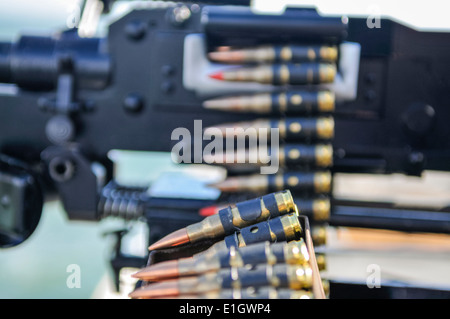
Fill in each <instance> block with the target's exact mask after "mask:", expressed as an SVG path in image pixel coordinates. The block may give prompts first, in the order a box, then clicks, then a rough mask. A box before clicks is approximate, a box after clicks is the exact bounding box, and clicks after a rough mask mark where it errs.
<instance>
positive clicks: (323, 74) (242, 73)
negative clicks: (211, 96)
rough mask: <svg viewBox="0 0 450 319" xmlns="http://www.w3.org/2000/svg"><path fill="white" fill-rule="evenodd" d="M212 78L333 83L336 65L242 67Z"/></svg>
mask: <svg viewBox="0 0 450 319" xmlns="http://www.w3.org/2000/svg"><path fill="white" fill-rule="evenodd" d="M209 76H210V77H211V78H212V79H216V80H221V81H232V82H258V83H263V84H274V85H286V84H290V85H305V84H321V83H331V82H333V81H334V78H335V76H336V65H334V64H331V63H300V64H274V65H260V66H254V67H241V68H237V69H232V70H224V71H218V72H215V73H212V74H210V75H209Z"/></svg>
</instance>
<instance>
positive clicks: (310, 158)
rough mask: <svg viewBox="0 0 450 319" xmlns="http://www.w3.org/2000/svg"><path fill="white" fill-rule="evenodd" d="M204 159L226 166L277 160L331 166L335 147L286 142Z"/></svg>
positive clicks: (291, 164) (292, 164) (285, 163)
mask: <svg viewBox="0 0 450 319" xmlns="http://www.w3.org/2000/svg"><path fill="white" fill-rule="evenodd" d="M203 161H204V162H205V163H207V164H217V165H224V166H232V165H242V164H249V165H256V166H266V165H270V164H272V163H274V162H277V163H278V165H279V167H282V168H296V167H301V166H313V167H330V166H332V165H333V147H332V145H330V144H314V145H309V144H294V143H286V144H283V145H281V146H280V147H278V148H275V147H272V148H270V149H264V148H259V149H258V148H251V149H242V150H241V149H238V150H237V151H233V152H223V153H219V152H217V153H215V154H204V155H203Z"/></svg>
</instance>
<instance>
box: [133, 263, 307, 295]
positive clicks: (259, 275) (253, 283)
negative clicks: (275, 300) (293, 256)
mask: <svg viewBox="0 0 450 319" xmlns="http://www.w3.org/2000/svg"><path fill="white" fill-rule="evenodd" d="M265 286H271V287H274V288H290V289H294V290H301V289H305V288H306V289H308V288H310V287H311V286H312V269H311V267H310V266H309V265H308V264H305V265H286V264H276V265H257V266H255V267H252V268H247V267H241V268H237V267H233V268H227V269H222V270H220V271H218V272H215V273H206V274H203V275H200V276H195V277H184V278H179V279H175V280H167V281H162V282H157V283H153V284H149V285H147V286H145V287H142V288H139V289H137V290H135V291H133V292H132V293H131V294H130V297H131V298H154V297H164V296H178V295H182V294H201V293H206V292H209V291H220V290H222V289H242V288H247V287H265Z"/></svg>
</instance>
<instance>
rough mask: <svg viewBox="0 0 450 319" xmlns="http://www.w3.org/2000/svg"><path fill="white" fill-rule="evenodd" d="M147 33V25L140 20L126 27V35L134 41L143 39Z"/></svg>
mask: <svg viewBox="0 0 450 319" xmlns="http://www.w3.org/2000/svg"><path fill="white" fill-rule="evenodd" d="M146 31H147V26H146V24H145V23H144V22H142V21H139V20H134V21H130V22H128V23H127V24H126V25H125V34H126V35H127V36H128V38H130V39H132V40H140V39H142V38H143V37H144V35H145V33H146Z"/></svg>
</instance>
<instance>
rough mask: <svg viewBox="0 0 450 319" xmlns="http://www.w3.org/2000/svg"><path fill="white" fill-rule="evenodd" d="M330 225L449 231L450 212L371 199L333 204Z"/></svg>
mask: <svg viewBox="0 0 450 319" xmlns="http://www.w3.org/2000/svg"><path fill="white" fill-rule="evenodd" d="M329 224H330V226H347V227H364V228H378V229H390V230H398V231H406V232H430V233H446V234H448V233H450V212H449V211H448V208H447V210H445V209H443V210H433V209H425V208H424V209H419V208H413V207H399V206H395V205H389V204H385V205H382V204H381V203H370V202H366V203H365V202H353V201H337V200H334V201H333V204H332V211H331V216H330V220H329Z"/></svg>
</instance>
